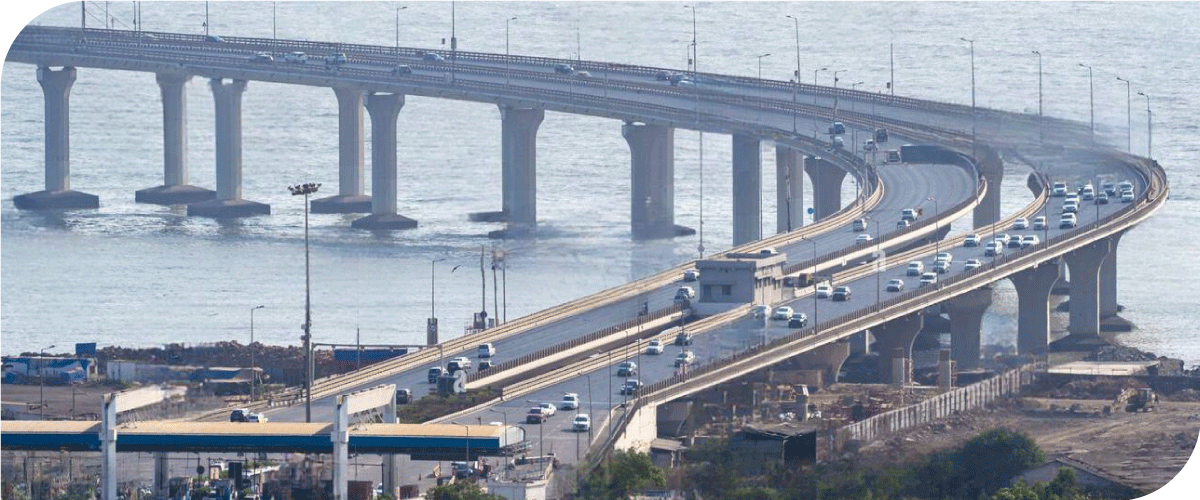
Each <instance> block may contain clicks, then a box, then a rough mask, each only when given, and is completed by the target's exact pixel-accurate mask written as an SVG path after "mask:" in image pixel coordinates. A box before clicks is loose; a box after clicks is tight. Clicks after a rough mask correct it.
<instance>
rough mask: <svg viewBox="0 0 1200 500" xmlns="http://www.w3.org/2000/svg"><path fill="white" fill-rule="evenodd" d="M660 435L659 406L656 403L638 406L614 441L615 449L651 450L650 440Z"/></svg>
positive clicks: (643, 451) (642, 451)
mask: <svg viewBox="0 0 1200 500" xmlns="http://www.w3.org/2000/svg"><path fill="white" fill-rule="evenodd" d="M657 437H658V407H657V406H654V405H644V406H638V407H637V409H635V410H634V413H633V415H630V416H629V423H628V424H626V425H625V429H624V431H623V432H622V433H621V435H620V436H619V437H617V441H616V443H613V449H616V450H632V451H637V452H641V453H649V452H650V442H651V441H654V439H655V438H657Z"/></svg>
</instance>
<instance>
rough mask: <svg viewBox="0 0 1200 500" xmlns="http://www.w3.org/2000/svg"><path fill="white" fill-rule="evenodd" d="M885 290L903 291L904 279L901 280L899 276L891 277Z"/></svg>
mask: <svg viewBox="0 0 1200 500" xmlns="http://www.w3.org/2000/svg"><path fill="white" fill-rule="evenodd" d="M887 291H889V292H901V291H904V280H902V279H900V278H892V279H890V280H888V283H887Z"/></svg>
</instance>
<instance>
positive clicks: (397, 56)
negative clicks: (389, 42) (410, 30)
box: [396, 5, 408, 65]
mask: <svg viewBox="0 0 1200 500" xmlns="http://www.w3.org/2000/svg"><path fill="white" fill-rule="evenodd" d="M407 8H408V6H407V5H404V6H401V7H396V64H397V65H398V64H400V11H402V10H404V9H407Z"/></svg>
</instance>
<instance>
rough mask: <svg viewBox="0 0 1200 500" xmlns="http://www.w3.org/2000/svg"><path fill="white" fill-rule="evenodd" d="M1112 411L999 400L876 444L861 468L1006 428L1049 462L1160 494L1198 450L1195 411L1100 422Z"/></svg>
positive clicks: (1096, 403)
mask: <svg viewBox="0 0 1200 500" xmlns="http://www.w3.org/2000/svg"><path fill="white" fill-rule="evenodd" d="M1111 403H1112V401H1111V400H1078V399H1054V398H1019V399H1012V400H1005V401H1002V402H1000V403H999V404H997V405H995V406H993V407H991V408H987V409H981V410H975V411H971V412H966V413H963V414H958V415H954V416H951V417H950V418H948V419H945V420H943V421H940V422H936V423H933V424H930V425H926V426H923V427H919V428H915V429H912V430H909V431H906V432H903V433H899V434H897V435H893V436H891V437H889V438H886V439H884V440H880V441H876V442H874V443H871V444H870V445H867V446H864V447H863V448H862V450H861V454H862V458H864V459H865V460H867V461H872V460H878V461H881V462H889V463H895V462H897V461H903V460H910V459H916V458H917V457H918V456H920V455H922V454H925V453H929V452H931V451H934V450H938V449H945V448H951V447H954V446H958V445H959V444H961V443H963V442H965V441H966V440H968V439H970V438H972V437H974V436H976V435H978V434H979V433H981V432H983V431H986V430H988V429H993V428H997V427H1007V428H1009V429H1015V430H1020V431H1023V432H1025V433H1027V434H1029V435H1030V437H1032V438H1033V439H1034V440H1035V441H1036V442H1037V444H1038V446H1040V447H1041V448H1042V451H1043V452H1045V454H1046V456H1047V457H1048V458H1049V457H1056V456H1063V455H1067V456H1070V457H1071V458H1075V459H1077V460H1080V461H1083V462H1086V463H1089V464H1091V465H1093V466H1095V467H1097V468H1099V469H1102V470H1104V471H1106V472H1108V473H1109V474H1112V475H1114V476H1117V477H1120V478H1122V479H1124V480H1125V481H1126V482H1127V483H1128V484H1130V485H1131V486H1134V487H1136V488H1139V489H1142V490H1143V491H1147V492H1151V491H1154V490H1156V489H1158V488H1160V487H1162V486H1163V485H1165V484H1166V483H1167V482H1169V481H1170V480H1171V479H1172V478H1174V477H1175V476H1176V474H1178V473H1179V471H1180V470H1181V469H1183V466H1184V464H1186V463H1187V461H1188V458H1189V457H1191V455H1192V452H1193V450H1194V449H1195V448H1196V443H1197V437H1198V435H1200V403H1196V402H1169V401H1162V402H1160V403H1159V406H1158V408H1157V409H1156V410H1154V411H1152V412H1147V413H1126V412H1124V411H1116V412H1113V413H1112V414H1111V415H1107V416H1105V415H1103V414H1102V409H1103V407H1104V406H1106V405H1109V404H1111ZM1075 405H1077V406H1075ZM1072 409H1073V410H1074V411H1072Z"/></svg>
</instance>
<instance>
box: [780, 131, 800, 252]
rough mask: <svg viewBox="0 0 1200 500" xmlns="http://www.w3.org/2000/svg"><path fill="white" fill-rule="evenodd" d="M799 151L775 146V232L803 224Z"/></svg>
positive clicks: (781, 231) (782, 231)
mask: <svg viewBox="0 0 1200 500" xmlns="http://www.w3.org/2000/svg"><path fill="white" fill-rule="evenodd" d="M802 156H803V155H801V154H800V152H799V151H796V150H795V149H792V148H789V147H787V146H779V145H777V146H775V193H776V202H775V232H777V233H786V232H788V231H791V230H793V229H796V228H799V227H800V226H802V225H804V171H803V170H802V168H803V165H802V164H801V161H802V160H801V157H802Z"/></svg>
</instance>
